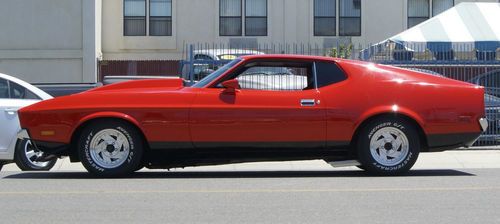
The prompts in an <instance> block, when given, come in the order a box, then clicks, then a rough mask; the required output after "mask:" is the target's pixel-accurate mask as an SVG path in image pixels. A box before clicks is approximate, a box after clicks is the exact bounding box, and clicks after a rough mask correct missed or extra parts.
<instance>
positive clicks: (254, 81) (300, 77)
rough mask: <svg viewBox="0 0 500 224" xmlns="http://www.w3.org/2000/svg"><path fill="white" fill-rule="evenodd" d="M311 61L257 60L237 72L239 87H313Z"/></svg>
mask: <svg viewBox="0 0 500 224" xmlns="http://www.w3.org/2000/svg"><path fill="white" fill-rule="evenodd" d="M311 71H312V69H311V63H295V62H257V63H250V64H249V65H247V66H246V68H245V69H243V70H242V71H241V72H239V73H237V75H236V76H235V79H237V80H238V82H239V84H240V87H241V89H254V90H270V91H296V90H304V89H312V88H314V79H313V78H312V77H313V76H312V72H311Z"/></svg>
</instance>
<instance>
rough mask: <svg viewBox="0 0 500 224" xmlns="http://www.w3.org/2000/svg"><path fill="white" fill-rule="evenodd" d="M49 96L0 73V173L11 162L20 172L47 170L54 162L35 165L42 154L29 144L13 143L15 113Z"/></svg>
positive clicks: (41, 162) (15, 139)
mask: <svg viewBox="0 0 500 224" xmlns="http://www.w3.org/2000/svg"><path fill="white" fill-rule="evenodd" d="M51 98H52V96H50V95H49V94H47V93H45V92H44V91H42V90H41V89H39V88H37V87H35V86H32V85H30V84H29V83H27V82H25V81H22V80H20V79H17V78H14V77H12V76H8V75H5V74H2V73H0V170H1V169H2V166H3V165H4V164H7V163H11V162H15V163H16V164H17V166H18V167H19V168H20V169H21V170H50V169H51V168H52V167H53V166H54V165H55V163H56V162H57V158H52V159H49V160H47V161H39V158H42V157H41V156H42V152H40V151H39V150H37V149H36V148H35V147H33V145H32V144H31V142H30V141H29V140H22V141H21V140H19V141H18V140H17V138H16V134H17V132H18V131H19V130H20V129H21V127H20V125H19V119H18V117H17V110H19V109H20V108H22V107H25V106H28V105H31V104H34V103H36V102H39V101H41V100H47V99H51Z"/></svg>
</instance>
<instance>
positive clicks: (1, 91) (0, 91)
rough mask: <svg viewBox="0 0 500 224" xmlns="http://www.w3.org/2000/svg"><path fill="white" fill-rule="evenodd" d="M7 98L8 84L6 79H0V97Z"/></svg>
mask: <svg viewBox="0 0 500 224" xmlns="http://www.w3.org/2000/svg"><path fill="white" fill-rule="evenodd" d="M8 98H9V84H8V83H7V80H5V79H0V99H8Z"/></svg>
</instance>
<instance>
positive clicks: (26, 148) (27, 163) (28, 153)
mask: <svg viewBox="0 0 500 224" xmlns="http://www.w3.org/2000/svg"><path fill="white" fill-rule="evenodd" d="M41 157H43V152H42V151H40V150H38V149H37V148H36V147H35V146H34V145H33V144H32V143H31V141H30V140H27V139H23V140H18V141H17V143H16V150H15V152H14V162H15V163H16V165H17V166H18V167H19V169H21V170H22V171H47V170H50V169H52V167H54V165H56V162H57V158H53V159H50V160H48V161H38V160H39V159H40V158H41Z"/></svg>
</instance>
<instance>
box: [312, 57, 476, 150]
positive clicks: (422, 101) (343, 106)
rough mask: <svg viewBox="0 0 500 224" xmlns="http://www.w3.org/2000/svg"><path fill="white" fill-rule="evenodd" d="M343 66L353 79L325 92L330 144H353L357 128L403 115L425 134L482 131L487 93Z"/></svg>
mask: <svg viewBox="0 0 500 224" xmlns="http://www.w3.org/2000/svg"><path fill="white" fill-rule="evenodd" d="M339 65H340V66H341V67H342V69H343V70H344V71H345V72H346V73H347V74H348V76H349V78H348V79H347V80H346V81H344V82H340V83H337V84H334V85H330V86H326V87H324V88H321V89H320V91H321V95H322V101H323V102H325V103H326V105H325V106H326V110H327V123H328V133H327V136H328V140H329V141H339V140H351V139H352V138H353V135H354V133H355V130H356V128H357V127H358V126H359V125H360V124H361V123H362V122H363V121H365V120H366V119H368V118H370V117H373V116H376V115H378V114H385V113H390V114H404V115H406V116H408V117H410V118H412V119H413V120H414V121H416V122H417V123H418V124H419V125H420V126H421V127H422V129H423V131H424V132H425V134H426V135H432V134H451V133H472V132H480V127H479V124H478V122H477V120H478V119H479V118H480V117H483V116H484V100H483V95H484V91H483V89H482V88H480V87H476V86H474V85H471V84H467V83H463V82H460V81H455V80H451V79H446V78H440V77H434V76H430V75H426V74H422V73H418V72H413V71H409V70H403V69H398V68H393V67H387V66H379V65H374V64H370V63H359V62H353V61H340V62H339Z"/></svg>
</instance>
